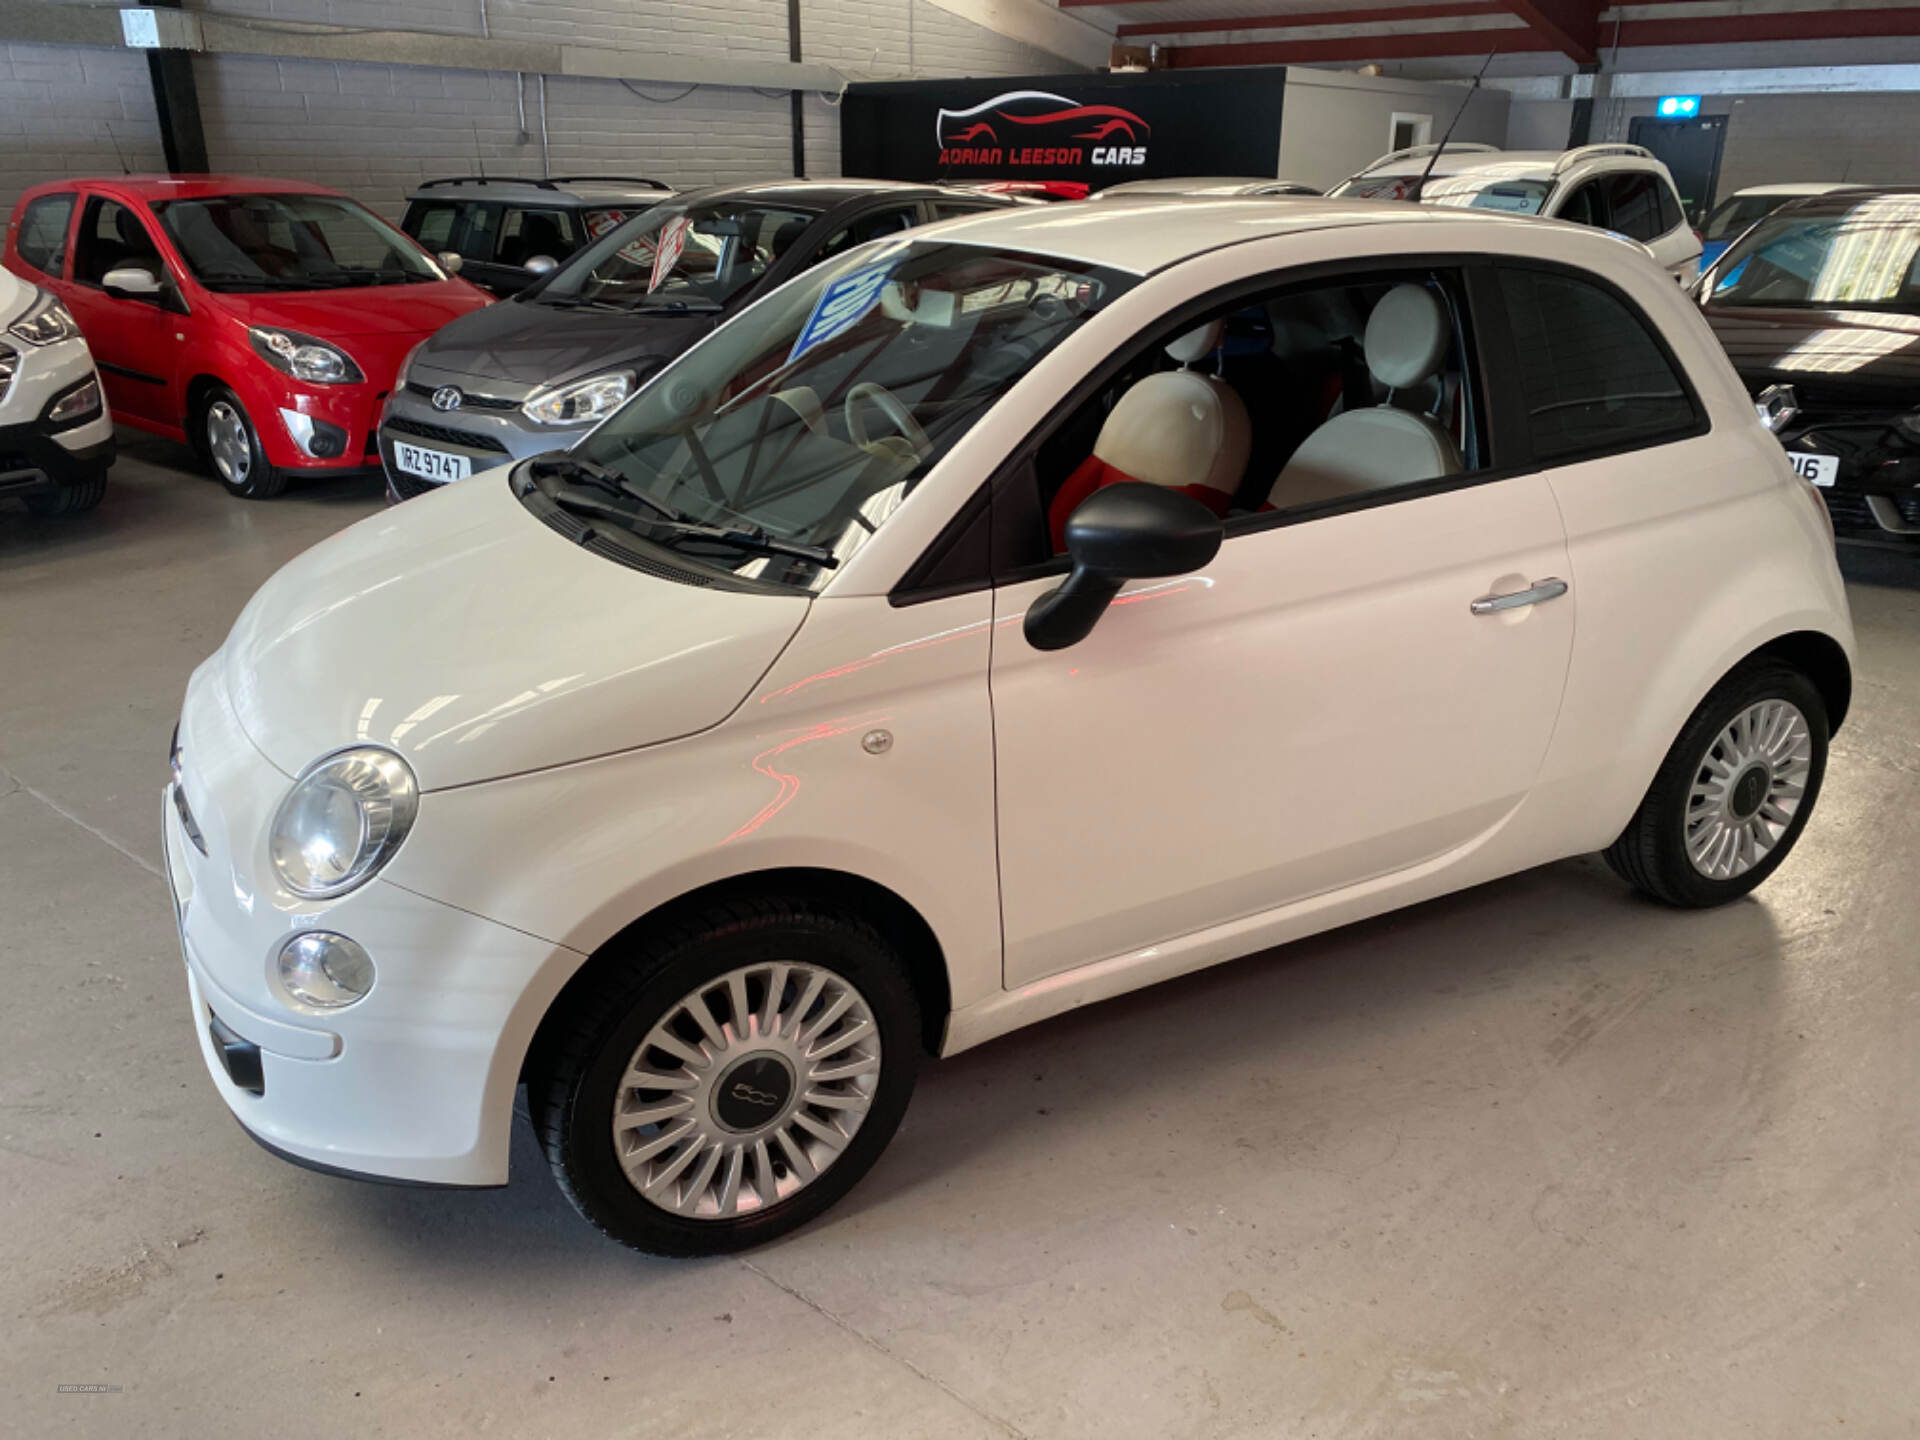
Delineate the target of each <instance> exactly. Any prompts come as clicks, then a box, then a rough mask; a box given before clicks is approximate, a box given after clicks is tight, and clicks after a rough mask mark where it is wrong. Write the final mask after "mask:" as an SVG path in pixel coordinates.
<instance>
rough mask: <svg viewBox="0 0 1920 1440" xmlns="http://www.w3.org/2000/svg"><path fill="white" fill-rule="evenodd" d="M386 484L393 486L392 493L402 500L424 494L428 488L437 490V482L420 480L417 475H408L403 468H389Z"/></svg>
mask: <svg viewBox="0 0 1920 1440" xmlns="http://www.w3.org/2000/svg"><path fill="white" fill-rule="evenodd" d="M387 484H389V485H391V486H392V487H393V493H394V494H396V495H398V496H399V497H400V498H401V499H402V500H411V499H413V497H414V496H416V495H424V494H426V493H427V492H428V491H429V490H438V489H439V488H440V486H439V484H438V482H436V481H433V480H422V479H421V478H420V477H419V476H418V475H409V474H407V473H406V471H404V470H389V471H388V472H387Z"/></svg>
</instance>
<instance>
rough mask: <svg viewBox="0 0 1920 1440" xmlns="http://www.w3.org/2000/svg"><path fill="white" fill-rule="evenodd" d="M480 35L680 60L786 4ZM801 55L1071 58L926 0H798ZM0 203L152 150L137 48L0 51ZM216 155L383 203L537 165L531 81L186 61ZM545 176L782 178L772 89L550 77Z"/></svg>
mask: <svg viewBox="0 0 1920 1440" xmlns="http://www.w3.org/2000/svg"><path fill="white" fill-rule="evenodd" d="M195 8H198V9H202V10H205V11H208V12H209V13H219V14H221V15H224V16H239V17H252V18H257V19H259V20H261V21H263V22H265V23H266V24H268V25H273V24H277V23H285V22H305V23H315V22H320V23H327V24H334V25H346V26H378V27H382V28H401V29H410V30H428V31H438V32H444V33H448V34H462V35H478V34H480V33H481V10H480V0H210V3H201V4H198V5H196V6H195ZM486 31H487V33H488V34H490V35H491V36H493V37H494V38H496V39H524V40H540V41H546V42H570V43H579V44H603V45H617V46H623V47H629V48H634V49H641V50H653V51H666V52H672V53H679V54H688V55H703V56H709V57H721V58H723V57H726V56H729V55H734V56H740V57H743V58H747V57H750V58H753V59H763V60H765V59H771V60H781V59H785V58H786V55H787V7H786V0H679V3H665V0H486ZM801 35H802V39H803V48H804V52H805V56H806V58H807V59H808V60H812V61H818V62H821V63H824V64H827V65H832V66H834V67H836V68H838V69H840V70H841V71H843V72H845V73H846V74H847V75H848V76H849V77H850V78H857V79H859V78H898V77H904V76H907V75H910V74H920V75H1018V74H1032V73H1044V72H1047V71H1060V70H1064V69H1070V68H1073V67H1071V66H1069V65H1068V64H1067V63H1066V62H1064V61H1062V60H1060V59H1058V58H1057V57H1054V56H1050V55H1048V54H1046V53H1045V52H1043V51H1040V50H1036V49H1033V48H1032V47H1030V46H1026V45H1022V44H1019V43H1017V42H1015V41H1011V40H1008V39H1006V38H1005V37H1003V36H1000V35H997V34H995V33H994V32H992V31H989V30H985V29H982V28H981V27H980V26H977V25H974V24H972V23H970V22H968V21H965V20H962V19H960V18H959V17H958V16H955V15H952V14H950V13H949V12H947V11H945V10H942V9H940V8H939V7H938V6H935V5H931V4H928V3H927V0H802V10H801ZM0 56H5V57H6V58H5V62H4V64H0V137H4V139H5V142H6V145H5V154H4V155H0V207H4V208H10V207H11V206H12V203H13V198H14V196H15V195H16V194H17V193H18V191H19V190H20V188H21V187H23V186H25V185H28V184H32V183H36V182H37V181H40V180H52V179H58V178H60V177H61V176H64V175H73V174H77V173H81V172H100V171H106V172H108V173H111V172H114V171H117V170H118V169H119V165H118V163H117V162H116V161H115V160H114V156H113V150H112V147H111V145H110V144H109V142H108V137H107V131H106V128H105V122H106V121H108V120H110V121H111V122H112V127H113V129H112V133H113V135H114V136H115V137H117V138H118V139H119V140H120V143H121V146H122V148H123V149H124V150H125V151H126V153H127V157H128V160H129V162H130V163H131V164H132V165H133V167H134V168H136V169H158V168H160V165H161V160H160V149H159V137H158V131H157V127H156V123H155V120H154V115H153V106H152V100H151V95H150V92H149V91H148V88H147V79H146V63H145V60H144V59H143V58H142V57H141V56H138V55H135V54H131V53H129V52H127V51H123V50H81V49H64V48H56V47H51V46H28V45H16V46H11V47H0ZM195 73H196V79H197V81H198V84H199V89H200V97H201V107H202V114H203V119H204V121H205V125H206V133H207V148H208V152H209V158H210V160H211V163H212V164H213V166H214V167H215V168H216V169H221V170H238V171H250V172H255V173H263V174H268V175H287V176H293V177H298V178H302V179H311V180H316V181H319V182H320V183H322V184H327V185H334V186H337V187H339V188H341V189H343V190H347V191H349V192H351V193H352V194H354V195H357V196H359V197H360V198H361V199H363V200H365V201H366V202H367V203H369V204H371V205H373V206H375V207H376V208H378V209H380V210H381V211H383V212H385V213H386V214H389V215H395V216H397V215H398V214H399V212H400V210H401V209H402V208H403V206H404V204H405V199H406V195H407V193H408V191H409V190H411V189H412V188H413V186H414V185H415V184H417V183H418V182H419V181H420V180H422V179H425V178H428V177H430V176H434V175H445V174H468V173H472V172H473V171H474V170H475V169H476V168H478V166H479V165H480V164H481V163H484V164H485V166H486V168H487V169H488V170H489V171H493V172H500V173H508V172H519V173H522V174H539V173H540V169H541V164H542V159H541V144H540V119H539V82H538V79H537V77H535V76H528V77H527V80H526V108H527V120H526V131H525V134H526V137H527V138H526V139H524V140H522V139H521V138H520V137H521V133H522V132H521V125H520V119H519V99H518V86H519V81H518V79H517V77H515V76H514V75H512V74H487V73H484V72H478V71H470V70H441V69H431V68H425V67H414V66H398V65H394V66H388V65H362V64H335V63H332V62H321V61H291V60H279V61H276V60H267V59H256V58H252V57H247V56H238V55H208V56H202V57H200V58H199V59H198V60H197V61H196V62H195ZM805 115H806V125H805V131H806V143H807V170H808V173H809V174H811V175H815V176H831V175H836V174H838V173H839V165H840V114H839V110H838V109H837V108H836V107H835V106H834V105H832V104H831V103H830V101H829V97H824V96H820V95H809V96H808V97H807V99H806V109H805ZM547 122H548V143H549V148H550V151H551V163H552V171H553V173H554V174H593V173H596V172H598V173H624V174H640V175H650V176H654V177H656V178H658V179H661V180H664V181H666V182H668V183H669V184H673V185H676V186H687V185H701V184H713V183H721V182H730V181H741V180H758V179H769V178H776V177H781V176H785V175H788V174H791V173H792V141H791V137H790V134H789V121H788V99H787V96H786V95H785V94H784V93H775V92H765V93H762V92H760V91H757V90H753V89H750V88H730V87H725V86H715V85H703V86H700V87H699V88H698V89H696V90H693V91H690V92H689V91H686V90H685V87H684V86H674V85H665V84H659V85H655V84H636V85H633V86H626V85H623V84H621V82H619V81H617V80H597V79H583V78H579V77H567V76H552V77H549V78H548V80H547Z"/></svg>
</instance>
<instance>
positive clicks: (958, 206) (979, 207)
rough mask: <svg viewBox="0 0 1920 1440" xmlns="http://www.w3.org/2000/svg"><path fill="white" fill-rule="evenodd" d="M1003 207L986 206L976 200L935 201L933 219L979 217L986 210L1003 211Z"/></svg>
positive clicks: (1004, 207)
mask: <svg viewBox="0 0 1920 1440" xmlns="http://www.w3.org/2000/svg"><path fill="white" fill-rule="evenodd" d="M1004 209H1006V206H1004V205H988V204H984V203H982V202H981V201H978V200H935V201H934V202H933V218H934V219H936V220H951V219H953V218H954V217H955V216H958V215H979V214H981V213H983V212H984V211H988V210H1004Z"/></svg>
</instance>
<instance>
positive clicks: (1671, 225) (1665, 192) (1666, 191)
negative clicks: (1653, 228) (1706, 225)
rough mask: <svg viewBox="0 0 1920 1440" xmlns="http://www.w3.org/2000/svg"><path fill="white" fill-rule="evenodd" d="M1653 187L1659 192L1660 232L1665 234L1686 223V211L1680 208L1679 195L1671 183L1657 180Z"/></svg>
mask: <svg viewBox="0 0 1920 1440" xmlns="http://www.w3.org/2000/svg"><path fill="white" fill-rule="evenodd" d="M1655 188H1656V189H1657V190H1658V191H1659V192H1660V233H1661V234H1662V235H1665V234H1667V233H1669V232H1670V231H1674V230H1678V229H1679V228H1680V227H1681V226H1682V225H1684V224H1686V223H1687V212H1686V211H1685V210H1683V209H1681V208H1680V197H1679V196H1678V195H1676V194H1675V193H1674V189H1673V186H1672V185H1670V184H1668V183H1667V182H1666V181H1665V180H1657V181H1656V183H1655Z"/></svg>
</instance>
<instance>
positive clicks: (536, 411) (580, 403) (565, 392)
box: [520, 370, 633, 425]
mask: <svg viewBox="0 0 1920 1440" xmlns="http://www.w3.org/2000/svg"><path fill="white" fill-rule="evenodd" d="M631 394H633V372H632V371H631V370H622V371H621V372H619V373H618V374H616V375H595V376H593V377H592V378H591V379H588V380H575V381H574V382H573V383H572V384H571V385H556V386H554V387H553V388H552V389H551V390H537V391H535V392H534V393H533V394H532V395H529V396H528V397H527V403H526V404H524V405H522V406H521V407H520V413H521V414H522V415H525V416H526V417H527V419H529V420H531V421H533V423H534V424H536V425H584V424H586V423H587V422H588V421H590V420H599V419H601V418H602V417H604V416H607V415H611V414H612V413H613V412H614V411H615V410H618V409H619V408H620V406H621V405H623V404H624V403H625V402H626V398H627V397H628V396H629V395H631Z"/></svg>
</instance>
